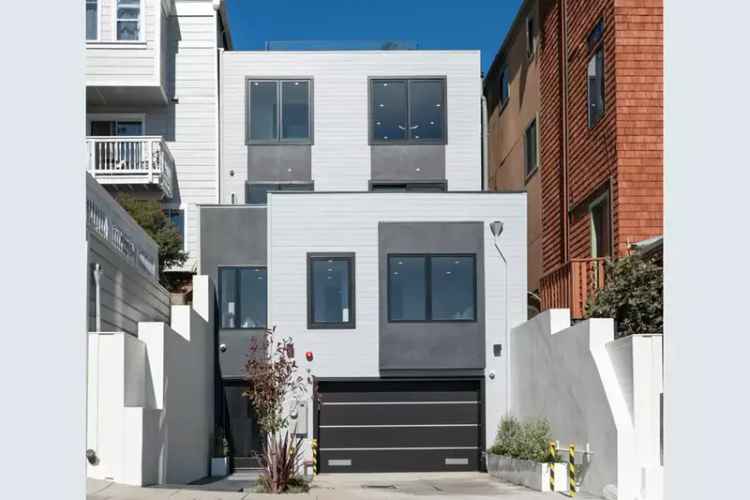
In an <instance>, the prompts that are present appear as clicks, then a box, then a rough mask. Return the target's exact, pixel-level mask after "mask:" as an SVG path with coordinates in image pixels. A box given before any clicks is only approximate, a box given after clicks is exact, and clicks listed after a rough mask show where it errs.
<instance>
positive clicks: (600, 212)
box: [589, 194, 612, 257]
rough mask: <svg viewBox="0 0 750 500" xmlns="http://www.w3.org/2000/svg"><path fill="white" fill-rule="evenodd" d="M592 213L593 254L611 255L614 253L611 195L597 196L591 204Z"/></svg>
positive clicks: (594, 255)
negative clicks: (610, 207) (610, 208)
mask: <svg viewBox="0 0 750 500" xmlns="http://www.w3.org/2000/svg"><path fill="white" fill-rule="evenodd" d="M589 213H590V214H591V256H592V257H609V256H611V255H612V246H611V241H612V231H611V227H612V226H611V224H610V210H609V195H608V194H604V195H602V196H600V197H599V198H597V199H596V200H595V201H594V202H593V203H592V204H591V205H590V206H589Z"/></svg>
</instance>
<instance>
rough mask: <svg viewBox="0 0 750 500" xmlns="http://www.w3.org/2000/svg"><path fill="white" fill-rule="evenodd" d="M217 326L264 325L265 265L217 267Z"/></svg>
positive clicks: (254, 326) (265, 306) (266, 303)
mask: <svg viewBox="0 0 750 500" xmlns="http://www.w3.org/2000/svg"><path fill="white" fill-rule="evenodd" d="M219 302H220V306H221V311H220V314H221V328H243V329H249V328H265V327H266V323H267V319H266V318H267V307H268V283H267V271H266V268H265V267H221V268H219Z"/></svg>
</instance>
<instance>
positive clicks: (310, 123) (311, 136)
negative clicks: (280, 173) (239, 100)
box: [245, 76, 315, 146]
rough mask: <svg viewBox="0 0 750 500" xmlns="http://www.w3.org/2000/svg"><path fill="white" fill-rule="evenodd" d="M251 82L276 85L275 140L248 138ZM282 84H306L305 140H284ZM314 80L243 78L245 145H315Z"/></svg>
mask: <svg viewBox="0 0 750 500" xmlns="http://www.w3.org/2000/svg"><path fill="white" fill-rule="evenodd" d="M252 82H274V83H276V139H253V138H252V137H250V116H251V113H252V107H251V105H250V84H251V83H252ZM284 82H306V83H307V100H308V111H307V130H308V132H309V133H308V137H307V138H305V139H284V138H283V137H282V130H283V119H284V112H283V109H282V108H283V107H282V104H283V95H282V93H283V84H284ZM314 83H315V82H314V79H313V77H311V76H300V77H296V78H291V77H273V76H258V77H255V76H246V77H245V144H247V145H251V146H278V145H285V144H298V145H312V144H315V119H314V116H315V105H314V103H315V100H314V98H315V92H314V86H315V85H314Z"/></svg>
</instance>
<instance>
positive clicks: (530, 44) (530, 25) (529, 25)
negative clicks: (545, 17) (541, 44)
mask: <svg viewBox="0 0 750 500" xmlns="http://www.w3.org/2000/svg"><path fill="white" fill-rule="evenodd" d="M535 50H536V39H535V38H534V18H533V17H531V16H529V17H527V18H526V55H527V56H529V57H531V56H533V55H534V52H535Z"/></svg>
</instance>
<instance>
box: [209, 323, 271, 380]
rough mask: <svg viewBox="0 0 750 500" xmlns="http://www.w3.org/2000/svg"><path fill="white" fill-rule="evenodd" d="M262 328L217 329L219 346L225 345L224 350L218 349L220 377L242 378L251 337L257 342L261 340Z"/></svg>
mask: <svg viewBox="0 0 750 500" xmlns="http://www.w3.org/2000/svg"><path fill="white" fill-rule="evenodd" d="M264 331H265V330H262V329H254V330H219V346H222V345H223V346H225V347H226V350H224V351H222V350H221V349H219V368H220V369H221V377H222V378H244V377H245V375H246V373H245V370H244V368H245V364H246V363H247V360H248V354H249V352H250V344H251V342H252V339H253V338H256V339H257V341H258V342H260V341H262V340H263V332H264Z"/></svg>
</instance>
